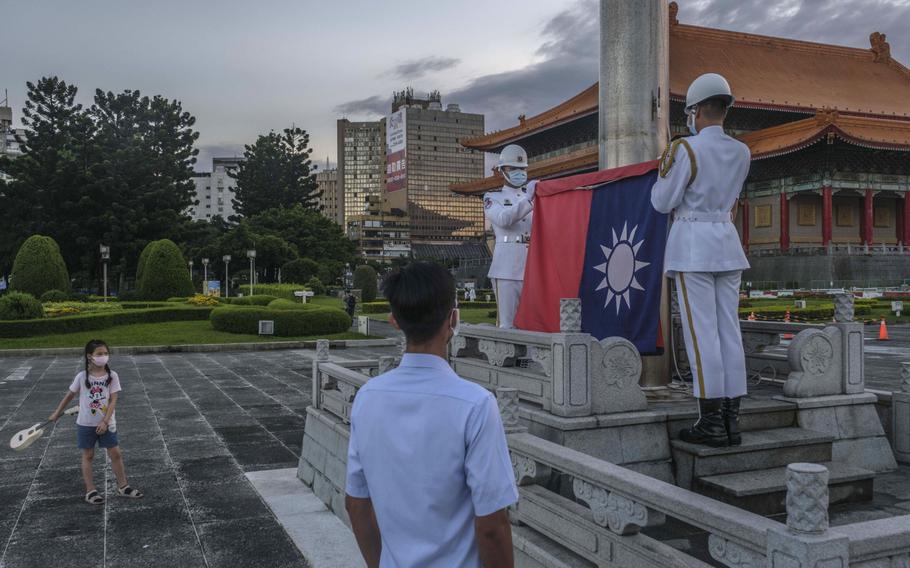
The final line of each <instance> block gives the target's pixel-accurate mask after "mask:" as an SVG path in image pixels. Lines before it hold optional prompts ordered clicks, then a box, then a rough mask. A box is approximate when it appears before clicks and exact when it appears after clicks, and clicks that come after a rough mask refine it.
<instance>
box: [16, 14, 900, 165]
mask: <svg viewBox="0 0 910 568" xmlns="http://www.w3.org/2000/svg"><path fill="white" fill-rule="evenodd" d="M597 3H598V0H497V1H494V2H490V1H489V0H457V1H454V0H453V1H449V2H437V1H433V2H414V1H407V0H383V1H382V2H378V1H375V0H335V1H334V2H317V1H315V0H260V1H259V2H249V1H244V2H241V1H239V0H218V1H215V0H192V1H186V0H154V1H148V0H79V1H73V0H31V1H25V2H24V1H12V0H5V1H0V22H2V23H3V25H2V32H0V38H2V43H3V47H2V48H0V90H2V89H4V88H5V89H7V90H8V91H9V99H10V104H11V105H12V106H13V108H14V114H15V116H16V119H17V120H18V118H19V116H20V115H21V107H22V104H23V101H24V98H25V82H26V81H35V80H37V79H38V78H40V77H41V76H44V75H58V76H60V77H61V78H63V79H65V80H66V81H68V82H71V83H74V84H76V85H77V86H78V87H79V88H80V100H81V102H83V103H86V104H90V103H91V96H92V93H93V92H94V90H95V88H101V89H104V90H110V91H120V90H123V89H139V90H140V91H142V92H143V93H144V94H149V95H153V94H161V95H163V96H165V97H169V98H173V99H178V100H180V101H182V102H183V105H184V108H185V109H186V110H188V111H189V112H191V113H192V114H193V115H195V116H196V118H197V123H196V127H197V129H198V130H199V132H200V138H199V149H200V163H199V164H198V165H197V169H200V170H208V169H210V167H211V161H210V159H211V157H212V155H228V156H230V155H234V154H239V153H242V151H243V144H245V143H249V142H252V141H253V140H254V139H255V138H256V136H257V135H258V134H260V133H264V132H268V131H269V130H270V129H281V128H284V127H287V126H290V125H291V124H296V125H297V126H300V127H302V128H305V129H306V130H308V131H309V132H310V134H311V144H312V146H313V148H314V158H317V159H318V160H320V161H322V162H324V161H325V159H326V158H327V157H328V158H329V159H330V160H332V161H334V160H335V153H336V150H335V121H336V119H338V118H341V117H347V118H350V119H352V120H357V119H373V118H376V117H377V116H380V115H381V114H384V113H386V112H387V111H388V105H389V100H390V98H391V93H392V91H393V90H396V89H402V88H404V87H406V86H411V87H413V88H414V89H415V90H416V91H418V92H422V91H428V90H431V89H439V90H441V91H442V95H443V103H444V104H445V103H447V102H455V103H459V104H460V105H461V108H462V110H465V111H468V112H479V113H484V114H485V115H486V117H487V118H486V124H487V129H488V130H493V129H497V128H502V127H506V126H511V125H512V124H514V123H515V122H516V117H517V116H518V115H520V114H528V115H531V114H535V113H537V112H540V111H542V110H545V109H546V108H548V107H550V106H552V105H554V104H556V103H558V102H560V101H562V100H564V99H566V98H568V97H570V96H572V95H574V94H576V93H577V92H578V91H580V90H582V89H583V88H585V87H587V86H588V85H590V84H592V83H593V82H595V81H596V79H597V48H598V37H597V23H598V22H597V14H598V11H597ZM679 18H680V21H682V22H683V23H689V24H696V25H705V26H713V27H720V28H725V29H733V30H741V31H749V32H754V33H761V34H766V35H778V36H783V37H792V38H798V39H804V40H810V41H819V42H824V43H836V44H842V45H848V46H854V47H862V48H868V47H869V34H870V33H871V32H873V31H881V32H883V33H886V34H887V35H888V40H889V41H890V43H891V49H892V55H894V56H895V57H896V58H897V59H898V60H900V61H902V62H903V63H904V64H905V65H910V33H908V31H910V0H681V1H680V13H679ZM0 93H2V91H0ZM0 98H2V96H0Z"/></svg>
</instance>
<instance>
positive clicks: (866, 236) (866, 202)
mask: <svg viewBox="0 0 910 568" xmlns="http://www.w3.org/2000/svg"><path fill="white" fill-rule="evenodd" d="M872 200H873V194H872V190H871V189H867V190H866V197H865V198H864V199H863V221H864V222H863V242H864V243H866V244H868V245H870V246H871V245H872V228H873V227H874V224H873V218H872Z"/></svg>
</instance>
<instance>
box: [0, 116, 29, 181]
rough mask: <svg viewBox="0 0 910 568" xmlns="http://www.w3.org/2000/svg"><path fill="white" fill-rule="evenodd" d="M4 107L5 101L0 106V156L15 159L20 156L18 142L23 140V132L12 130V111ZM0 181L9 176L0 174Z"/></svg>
mask: <svg viewBox="0 0 910 568" xmlns="http://www.w3.org/2000/svg"><path fill="white" fill-rule="evenodd" d="M6 105H7V103H6V101H5V100H4V102H3V104H0V156H9V157H11V158H15V157H17V156H21V155H22V149H21V147H20V144H19V140H24V139H25V130H24V129H21V128H13V109H12V107H10V106H6ZM0 179H9V176H7V175H6V174H4V173H3V172H0Z"/></svg>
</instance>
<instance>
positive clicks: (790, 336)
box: [781, 308, 793, 339]
mask: <svg viewBox="0 0 910 568" xmlns="http://www.w3.org/2000/svg"><path fill="white" fill-rule="evenodd" d="M784 323H790V308H787V313H786V314H784ZM781 337H783V338H784V339H793V334H792V333H785V334H783V335H782V336H781Z"/></svg>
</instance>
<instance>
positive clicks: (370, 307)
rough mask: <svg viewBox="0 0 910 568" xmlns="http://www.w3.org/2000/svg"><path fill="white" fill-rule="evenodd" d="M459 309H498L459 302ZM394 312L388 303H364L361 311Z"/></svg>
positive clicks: (482, 304) (475, 303)
mask: <svg viewBox="0 0 910 568" xmlns="http://www.w3.org/2000/svg"><path fill="white" fill-rule="evenodd" d="M458 307H459V308H460V309H463V310H471V309H476V310H483V309H491V308H492V309H496V302H458ZM391 310H392V308H390V307H389V303H388V302H387V301H381V302H363V303H362V304H360V311H361V313H364V314H387V313H389V312H390V311H391Z"/></svg>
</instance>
